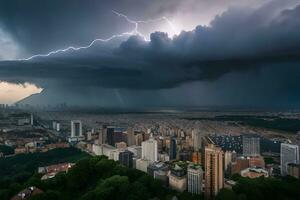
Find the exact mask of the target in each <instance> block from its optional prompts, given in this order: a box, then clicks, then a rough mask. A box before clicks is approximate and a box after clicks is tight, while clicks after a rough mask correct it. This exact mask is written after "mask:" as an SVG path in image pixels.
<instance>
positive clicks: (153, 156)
mask: <svg viewBox="0 0 300 200" xmlns="http://www.w3.org/2000/svg"><path fill="white" fill-rule="evenodd" d="M142 159H144V160H149V161H151V162H156V161H158V155H157V141H156V140H155V139H154V138H153V136H152V135H151V136H150V138H149V140H146V141H144V142H142Z"/></svg>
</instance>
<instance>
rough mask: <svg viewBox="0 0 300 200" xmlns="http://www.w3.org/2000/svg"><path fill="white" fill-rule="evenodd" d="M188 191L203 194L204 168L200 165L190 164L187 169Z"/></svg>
mask: <svg viewBox="0 0 300 200" xmlns="http://www.w3.org/2000/svg"><path fill="white" fill-rule="evenodd" d="M187 177H188V179H187V182H188V192H190V193H193V194H201V192H202V178H203V170H202V168H201V166H200V165H194V164H192V165H190V166H189V167H188V171H187Z"/></svg>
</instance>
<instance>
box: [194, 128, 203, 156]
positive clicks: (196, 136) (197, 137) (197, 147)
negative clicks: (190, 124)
mask: <svg viewBox="0 0 300 200" xmlns="http://www.w3.org/2000/svg"><path fill="white" fill-rule="evenodd" d="M192 140H193V148H194V151H199V150H200V149H201V147H202V136H201V135H200V132H199V131H198V130H195V129H193V130H192Z"/></svg>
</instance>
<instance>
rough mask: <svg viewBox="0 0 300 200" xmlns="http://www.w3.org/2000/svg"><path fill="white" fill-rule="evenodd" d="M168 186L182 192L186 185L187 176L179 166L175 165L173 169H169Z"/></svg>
mask: <svg viewBox="0 0 300 200" xmlns="http://www.w3.org/2000/svg"><path fill="white" fill-rule="evenodd" d="M169 187H170V188H171V189H173V190H176V191H178V192H183V191H185V190H186V187H187V177H186V173H185V172H184V170H183V169H182V168H180V167H179V166H177V165H176V166H175V168H174V169H171V173H170V175H169Z"/></svg>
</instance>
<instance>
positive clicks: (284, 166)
mask: <svg viewBox="0 0 300 200" xmlns="http://www.w3.org/2000/svg"><path fill="white" fill-rule="evenodd" d="M289 163H295V164H297V163H299V146H298V145H292V144H285V143H281V147H280V165H281V175H282V176H286V175H287V174H288V164H289Z"/></svg>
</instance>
